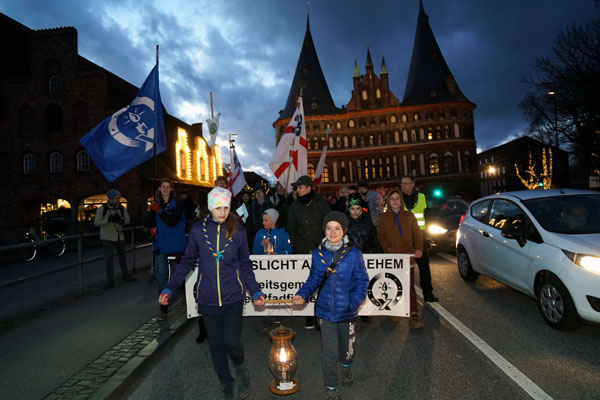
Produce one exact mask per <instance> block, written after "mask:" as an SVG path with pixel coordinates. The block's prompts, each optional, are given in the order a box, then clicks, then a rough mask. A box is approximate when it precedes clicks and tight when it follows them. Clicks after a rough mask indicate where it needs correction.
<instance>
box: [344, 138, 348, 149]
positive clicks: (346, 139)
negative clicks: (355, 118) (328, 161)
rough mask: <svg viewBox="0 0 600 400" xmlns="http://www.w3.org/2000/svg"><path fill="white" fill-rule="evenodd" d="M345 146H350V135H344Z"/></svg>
mask: <svg viewBox="0 0 600 400" xmlns="http://www.w3.org/2000/svg"><path fill="white" fill-rule="evenodd" d="M344 147H348V135H344Z"/></svg>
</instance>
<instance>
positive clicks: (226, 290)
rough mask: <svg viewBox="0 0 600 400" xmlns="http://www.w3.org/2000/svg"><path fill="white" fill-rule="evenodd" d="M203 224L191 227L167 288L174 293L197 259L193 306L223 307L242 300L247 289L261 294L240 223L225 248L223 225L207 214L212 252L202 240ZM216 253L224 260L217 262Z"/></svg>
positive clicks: (244, 232)
mask: <svg viewBox="0 0 600 400" xmlns="http://www.w3.org/2000/svg"><path fill="white" fill-rule="evenodd" d="M203 225H204V224H203V222H202V221H200V222H197V223H195V224H194V225H193V226H192V229H191V231H190V236H189V239H188V245H187V248H186V249H185V253H184V256H183V258H182V259H181V263H180V264H179V267H178V268H177V269H176V270H175V273H174V274H173V276H172V277H171V280H170V281H169V283H167V286H166V289H168V290H169V291H170V292H171V293H173V292H174V291H175V290H176V289H178V288H179V287H181V286H182V285H183V284H184V282H185V278H186V277H187V276H188V274H189V272H190V271H191V270H192V269H193V268H194V264H195V263H196V260H197V261H198V278H197V280H196V283H195V284H194V297H195V299H196V303H198V304H201V305H208V306H223V305H225V304H230V303H234V302H237V301H241V300H243V299H244V298H245V297H246V289H248V291H249V292H250V294H252V295H254V294H255V293H258V292H260V287H259V285H258V283H257V282H256V279H255V277H254V271H253V269H252V262H251V261H250V254H249V253H248V243H247V242H246V229H245V228H244V226H243V225H242V224H241V223H240V224H239V225H238V229H237V232H236V233H235V235H234V236H233V240H232V241H231V242H230V243H229V245H228V246H227V247H225V245H226V244H227V241H228V239H227V238H226V236H225V235H226V232H225V231H226V224H225V223H217V222H215V221H214V220H213V219H212V216H211V215H209V216H208V218H207V219H206V233H207V235H208V240H209V241H210V243H211V247H212V250H211V249H210V248H209V246H208V244H207V242H206V238H205V237H204V233H205V232H204V229H203ZM217 237H218V239H217ZM217 250H220V251H221V252H223V257H222V258H220V259H218V260H217V258H215V257H214V255H213V253H214V252H215V251H217Z"/></svg>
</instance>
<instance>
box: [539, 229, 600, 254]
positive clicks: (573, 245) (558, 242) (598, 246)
mask: <svg viewBox="0 0 600 400" xmlns="http://www.w3.org/2000/svg"><path fill="white" fill-rule="evenodd" d="M544 241H545V242H546V243H548V244H550V245H552V246H555V247H558V248H559V249H564V250H567V251H570V252H573V253H580V254H591V255H595V256H599V257H600V233H589V234H584V235H566V234H564V233H548V234H547V235H544Z"/></svg>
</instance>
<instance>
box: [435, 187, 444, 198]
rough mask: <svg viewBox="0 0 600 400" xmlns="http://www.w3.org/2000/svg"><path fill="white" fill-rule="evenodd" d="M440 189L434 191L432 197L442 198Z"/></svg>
mask: <svg viewBox="0 0 600 400" xmlns="http://www.w3.org/2000/svg"><path fill="white" fill-rule="evenodd" d="M442 194H443V193H442V189H434V191H433V197H442Z"/></svg>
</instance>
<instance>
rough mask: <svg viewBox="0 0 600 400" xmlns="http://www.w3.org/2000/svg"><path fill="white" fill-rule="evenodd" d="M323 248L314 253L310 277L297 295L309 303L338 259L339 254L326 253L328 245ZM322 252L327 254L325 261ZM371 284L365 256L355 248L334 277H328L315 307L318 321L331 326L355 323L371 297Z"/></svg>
mask: <svg viewBox="0 0 600 400" xmlns="http://www.w3.org/2000/svg"><path fill="white" fill-rule="evenodd" d="M321 247H322V250H321V251H320V250H319V249H317V250H313V252H312V266H311V268H310V275H309V276H308V279H307V280H306V282H305V283H304V285H303V286H302V288H300V290H299V291H298V293H296V294H297V295H299V296H302V298H303V299H304V300H305V301H308V298H309V297H310V296H311V295H312V294H313V293H314V292H315V291H316V290H317V289H318V288H319V285H320V284H321V280H322V279H323V276H324V274H325V272H326V271H327V268H328V267H329V265H330V264H331V262H332V261H333V257H334V256H335V252H332V251H329V250H326V249H325V246H324V245H322V246H321ZM319 252H321V254H323V257H322V258H321V256H320V255H319ZM321 260H323V261H324V263H323V262H322V261H321ZM368 284H369V276H368V275H367V269H366V268H365V262H364V260H363V255H362V253H361V252H360V250H358V249H357V248H356V247H353V248H352V249H351V250H350V251H349V252H348V254H346V256H345V257H344V258H342V260H341V261H340V262H339V264H338V266H337V268H336V270H335V272H334V273H330V274H329V276H328V277H327V281H325V285H324V286H323V289H321V294H320V296H319V300H318V301H317V304H316V305H315V307H316V315H317V317H319V318H323V319H325V320H327V321H331V322H342V321H349V320H352V319H355V318H356V317H357V316H358V307H359V306H360V305H361V304H362V302H363V301H364V299H365V297H367V286H368Z"/></svg>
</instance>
